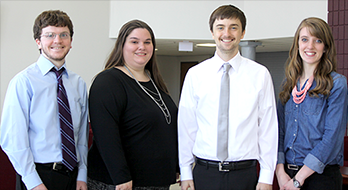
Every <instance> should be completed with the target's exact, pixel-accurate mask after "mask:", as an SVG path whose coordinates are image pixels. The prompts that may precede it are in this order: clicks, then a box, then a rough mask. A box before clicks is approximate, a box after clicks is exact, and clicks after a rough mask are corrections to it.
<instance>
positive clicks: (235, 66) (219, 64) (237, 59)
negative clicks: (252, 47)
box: [213, 51, 242, 72]
mask: <svg viewBox="0 0 348 190" xmlns="http://www.w3.org/2000/svg"><path fill="white" fill-rule="evenodd" d="M213 61H214V63H217V64H214V69H215V70H216V72H219V71H220V69H222V68H223V64H224V63H226V61H224V60H222V59H221V58H220V56H219V55H218V54H217V53H216V52H215V55H214V57H213ZM227 62H228V63H229V64H230V65H231V69H233V70H235V71H236V72H238V70H239V67H240V64H241V62H242V56H241V55H240V53H239V51H238V53H237V54H236V55H235V56H234V57H233V58H232V59H230V60H229V61H227Z"/></svg>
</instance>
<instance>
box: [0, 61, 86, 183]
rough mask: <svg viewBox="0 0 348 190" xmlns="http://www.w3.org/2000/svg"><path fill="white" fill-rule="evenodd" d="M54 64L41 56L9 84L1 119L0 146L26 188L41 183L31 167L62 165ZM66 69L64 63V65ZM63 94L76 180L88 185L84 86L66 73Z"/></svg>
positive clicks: (75, 75) (76, 77)
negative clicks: (69, 119)
mask: <svg viewBox="0 0 348 190" xmlns="http://www.w3.org/2000/svg"><path fill="white" fill-rule="evenodd" d="M52 67H54V65H53V64H52V63H51V62H50V61H49V60H48V59H46V58H45V57H44V56H42V55H41V56H40V57H39V59H38V61H37V62H36V63H34V64H32V65H30V66H29V67H27V68H26V69H25V70H23V71H22V72H20V73H18V74H17V75H16V76H15V77H14V78H13V79H12V80H11V82H10V84H9V86H8V89H7V92H6V97H5V101H4V106H3V112H2V118H1V134H0V144H1V147H2V149H3V150H4V152H5V153H6V154H7V155H8V157H9V159H10V161H11V163H12V165H13V167H14V168H15V170H16V171H17V173H18V174H20V175H21V176H22V181H23V182H24V184H25V185H26V186H27V188H28V189H32V188H34V187H36V186H37V185H39V184H41V183H42V181H41V179H40V177H39V175H38V173H37V171H36V169H35V163H52V162H61V161H62V148H61V137H60V125H59V119H58V103H57V77H56V74H55V73H54V72H50V70H51V69H52ZM63 67H65V64H64V65H63ZM62 79H63V84H64V87H65V89H66V92H67V96H68V100H69V105H70V110H71V117H72V121H73V127H74V138H75V144H76V153H77V159H78V167H79V170H78V177H77V180H79V181H84V182H87V152H88V144H87V141H88V131H89V130H88V118H87V116H88V109H87V108H88V105H87V91H86V83H85V82H84V81H83V79H82V78H81V77H80V76H78V75H77V74H75V73H73V72H71V71H69V70H66V71H64V72H63V75H62Z"/></svg>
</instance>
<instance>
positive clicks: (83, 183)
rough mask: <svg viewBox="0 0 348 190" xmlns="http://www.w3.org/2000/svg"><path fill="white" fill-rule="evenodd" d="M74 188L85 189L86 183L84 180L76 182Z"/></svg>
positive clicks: (77, 189)
mask: <svg viewBox="0 0 348 190" xmlns="http://www.w3.org/2000/svg"><path fill="white" fill-rule="evenodd" d="M76 190H87V184H86V182H84V181H77V182H76Z"/></svg>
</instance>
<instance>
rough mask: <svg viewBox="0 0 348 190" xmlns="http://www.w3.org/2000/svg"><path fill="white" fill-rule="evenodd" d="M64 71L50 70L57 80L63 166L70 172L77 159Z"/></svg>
mask: <svg viewBox="0 0 348 190" xmlns="http://www.w3.org/2000/svg"><path fill="white" fill-rule="evenodd" d="M64 70H65V68H64V67H63V68H62V69H60V70H59V71H57V70H56V69H54V68H53V69H52V71H54V72H55V73H56V75H57V80H58V90H57V94H58V96H57V101H58V110H59V113H58V116H59V123H60V134H61V139H62V153H63V164H64V165H65V166H66V167H67V168H69V170H71V171H72V170H73V169H74V168H75V166H76V164H77V158H76V150H75V140H74V128H73V125H72V119H71V113H70V107H69V102H68V97H67V95H66V91H65V88H64V86H63V80H62V73H63V71H64Z"/></svg>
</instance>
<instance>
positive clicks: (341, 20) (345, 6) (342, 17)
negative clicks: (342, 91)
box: [328, 0, 348, 78]
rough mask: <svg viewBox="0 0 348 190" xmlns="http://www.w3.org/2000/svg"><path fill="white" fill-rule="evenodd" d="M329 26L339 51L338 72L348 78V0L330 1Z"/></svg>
mask: <svg viewBox="0 0 348 190" xmlns="http://www.w3.org/2000/svg"><path fill="white" fill-rule="evenodd" d="M328 24H329V25H330V27H331V29H332V32H333V36H334V39H335V45H336V49H337V71H338V72H339V73H341V74H343V75H345V76H346V77H347V78H348V0H328Z"/></svg>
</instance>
